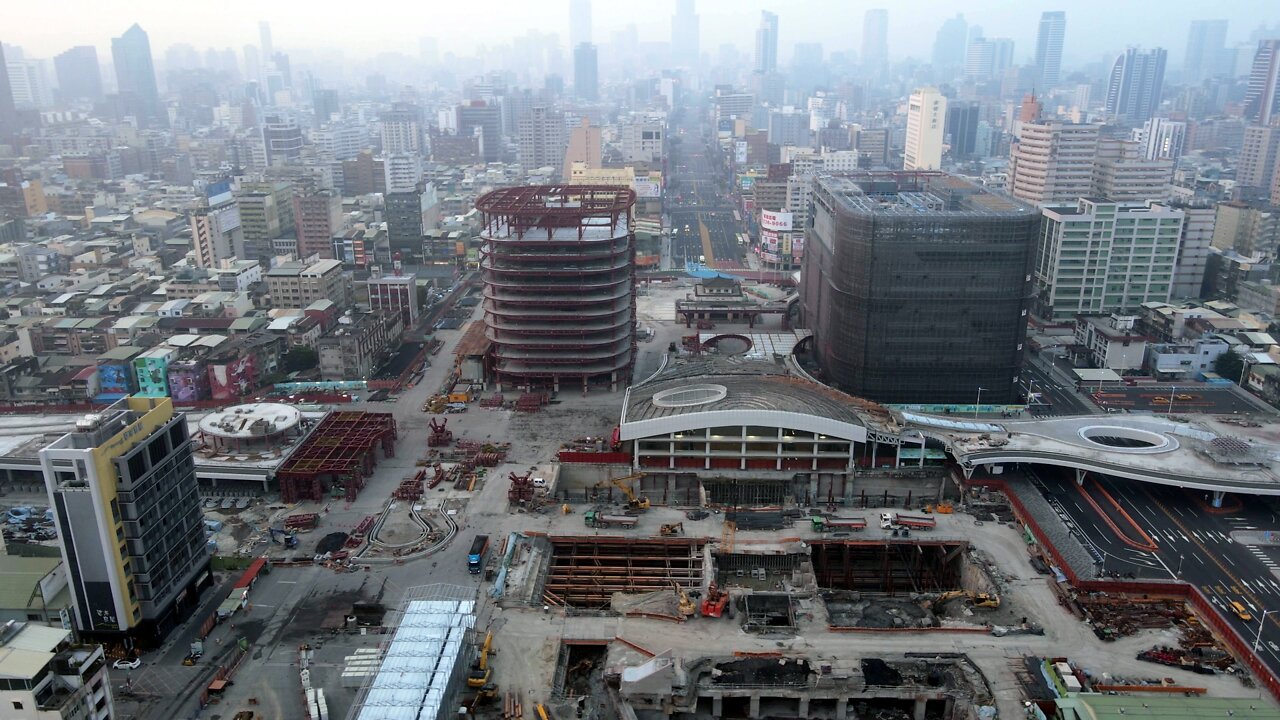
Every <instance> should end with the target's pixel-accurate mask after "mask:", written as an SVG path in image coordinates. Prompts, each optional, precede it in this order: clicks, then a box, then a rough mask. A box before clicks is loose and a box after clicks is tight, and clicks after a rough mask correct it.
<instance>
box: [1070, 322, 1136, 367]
mask: <svg viewBox="0 0 1280 720" xmlns="http://www.w3.org/2000/svg"><path fill="white" fill-rule="evenodd" d="M1136 323H1137V318H1136V317H1134V316H1131V315H1111V316H1110V317H1079V318H1077V319H1076V333H1075V334H1076V344H1077V345H1079V346H1080V347H1083V348H1085V350H1086V351H1087V352H1088V353H1089V362H1090V363H1091V364H1092V365H1093V366H1094V367H1097V368H1106V369H1108V370H1115V371H1116V372H1123V371H1125V370H1141V369H1142V366H1143V364H1144V362H1145V361H1146V350H1147V340H1146V338H1145V337H1143V336H1142V335H1139V334H1137V333H1136V332H1135V331H1134V326H1135V324H1136Z"/></svg>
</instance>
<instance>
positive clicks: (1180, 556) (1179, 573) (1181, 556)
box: [1177, 553, 1186, 577]
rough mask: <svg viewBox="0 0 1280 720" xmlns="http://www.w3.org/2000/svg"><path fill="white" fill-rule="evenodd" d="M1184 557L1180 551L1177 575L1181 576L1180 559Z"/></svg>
mask: <svg viewBox="0 0 1280 720" xmlns="http://www.w3.org/2000/svg"><path fill="white" fill-rule="evenodd" d="M1185 557H1186V555H1183V554H1182V553H1178V573H1177V575H1178V577H1182V560H1183V558H1185Z"/></svg>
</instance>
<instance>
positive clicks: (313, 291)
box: [266, 260, 351, 308]
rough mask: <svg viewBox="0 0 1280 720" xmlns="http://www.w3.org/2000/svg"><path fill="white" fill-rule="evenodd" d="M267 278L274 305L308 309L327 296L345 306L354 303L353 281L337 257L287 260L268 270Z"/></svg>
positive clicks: (328, 298)
mask: <svg viewBox="0 0 1280 720" xmlns="http://www.w3.org/2000/svg"><path fill="white" fill-rule="evenodd" d="M266 279H267V289H268V292H270V294H271V304H272V306H274V307H277V308H305V307H306V306H308V305H310V304H311V303H313V302H315V301H317V300H325V299H327V300H332V301H334V302H335V303H338V304H339V305H341V306H343V307H345V306H347V305H349V304H350V302H351V280H350V277H349V276H348V275H347V274H346V273H345V272H343V270H342V263H341V262H340V261H338V260H320V261H317V262H315V263H312V264H310V265H307V264H306V263H303V262H299V261H294V262H288V263H284V264H283V265H280V266H278V267H275V268H272V269H271V270H268V271H267V278H266Z"/></svg>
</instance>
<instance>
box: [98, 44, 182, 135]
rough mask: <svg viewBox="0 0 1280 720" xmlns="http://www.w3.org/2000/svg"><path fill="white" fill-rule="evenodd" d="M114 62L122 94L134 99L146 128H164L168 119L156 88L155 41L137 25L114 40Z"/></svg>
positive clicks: (117, 83) (117, 82)
mask: <svg viewBox="0 0 1280 720" xmlns="http://www.w3.org/2000/svg"><path fill="white" fill-rule="evenodd" d="M111 61H112V64H113V65H114V66H115V71H116V87H117V88H118V89H119V91H120V94H121V95H124V96H132V97H131V99H132V101H133V102H135V103H136V107H137V108H138V111H139V114H140V115H141V117H140V118H139V122H140V123H141V124H144V125H154V126H159V127H164V126H166V125H168V124H169V123H168V117H167V115H166V114H165V111H164V108H163V107H161V105H160V90H159V89H158V88H157V87H156V70H155V66H154V65H153V64H152V61H151V40H150V39H149V38H148V37H147V33H146V31H144V30H143V29H142V28H141V27H139V26H138V25H137V23H134V24H133V25H132V26H130V27H129V29H128V30H125V31H124V34H123V35H121V36H120V37H118V38H112V39H111Z"/></svg>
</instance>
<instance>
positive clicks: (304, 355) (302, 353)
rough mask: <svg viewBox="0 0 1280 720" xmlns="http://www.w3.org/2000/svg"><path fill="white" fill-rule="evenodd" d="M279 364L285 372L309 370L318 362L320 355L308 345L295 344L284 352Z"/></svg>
mask: <svg viewBox="0 0 1280 720" xmlns="http://www.w3.org/2000/svg"><path fill="white" fill-rule="evenodd" d="M281 364H282V365H283V366H284V371H285V372H287V373H291V372H298V371H300V370H310V369H311V368H313V367H315V366H317V365H319V364H320V355H319V353H317V352H316V351H315V350H312V349H311V348H309V347H303V346H301V345H296V346H294V347H291V348H289V350H288V352H286V353H285V354H284V357H283V358H281Z"/></svg>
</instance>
